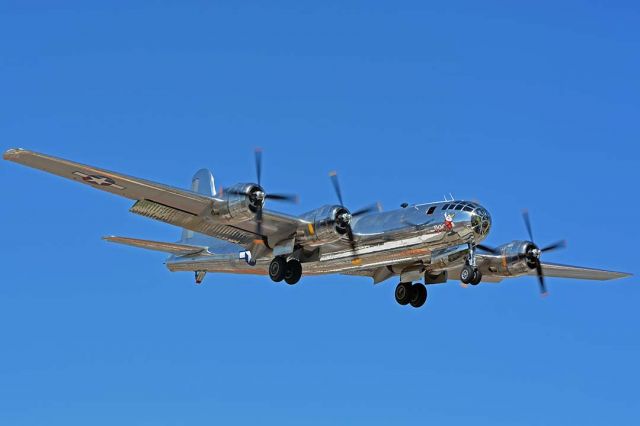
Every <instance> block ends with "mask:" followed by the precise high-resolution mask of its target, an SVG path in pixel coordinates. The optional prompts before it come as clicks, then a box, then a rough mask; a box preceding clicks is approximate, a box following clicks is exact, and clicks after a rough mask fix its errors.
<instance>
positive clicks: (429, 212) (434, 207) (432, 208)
mask: <svg viewBox="0 0 640 426" xmlns="http://www.w3.org/2000/svg"><path fill="white" fill-rule="evenodd" d="M434 211H436V206H431V207H429V210H427V214H433V212H434Z"/></svg>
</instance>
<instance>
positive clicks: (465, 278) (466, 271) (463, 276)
mask: <svg viewBox="0 0 640 426" xmlns="http://www.w3.org/2000/svg"><path fill="white" fill-rule="evenodd" d="M460 281H462V283H463V284H471V285H478V284H480V281H482V272H480V270H479V269H478V266H477V265H476V247H475V246H474V245H473V244H469V256H468V257H467V261H466V262H465V264H464V266H463V267H462V270H461V271H460Z"/></svg>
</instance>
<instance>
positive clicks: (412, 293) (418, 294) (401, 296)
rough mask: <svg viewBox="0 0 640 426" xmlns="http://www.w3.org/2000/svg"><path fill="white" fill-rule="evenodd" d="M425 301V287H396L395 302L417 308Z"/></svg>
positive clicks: (410, 285) (406, 284) (416, 284)
mask: <svg viewBox="0 0 640 426" xmlns="http://www.w3.org/2000/svg"><path fill="white" fill-rule="evenodd" d="M426 301H427V287H425V285H424V284H420V283H415V284H412V283H400V284H398V286H397V287H396V302H398V303H399V304H401V305H408V304H411V306H413V307H414V308H419V307H421V306H422V305H424V303H425V302H426Z"/></svg>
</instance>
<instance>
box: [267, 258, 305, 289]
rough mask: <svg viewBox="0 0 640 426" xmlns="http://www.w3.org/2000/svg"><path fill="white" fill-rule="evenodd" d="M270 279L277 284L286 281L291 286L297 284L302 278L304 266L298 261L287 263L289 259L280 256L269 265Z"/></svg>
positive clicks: (293, 260)
mask: <svg viewBox="0 0 640 426" xmlns="http://www.w3.org/2000/svg"><path fill="white" fill-rule="evenodd" d="M269 277H270V278H271V280H272V281H275V282H277V283H278V282H280V281H282V280H284V282H286V283H287V284H289V285H293V284H296V283H297V282H298V281H300V278H301V277H302V265H301V264H300V261H299V260H297V259H291V260H289V261H288V262H287V259H285V258H284V257H281V256H278V257H276V258H274V259H273V260H272V261H271V264H269Z"/></svg>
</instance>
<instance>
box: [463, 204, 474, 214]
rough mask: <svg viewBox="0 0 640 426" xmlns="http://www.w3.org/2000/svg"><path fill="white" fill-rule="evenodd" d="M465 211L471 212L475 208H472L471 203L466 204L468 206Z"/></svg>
mask: <svg viewBox="0 0 640 426" xmlns="http://www.w3.org/2000/svg"><path fill="white" fill-rule="evenodd" d="M464 211H465V212H470V211H473V209H472V208H471V206H470V205H466V206H464Z"/></svg>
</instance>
